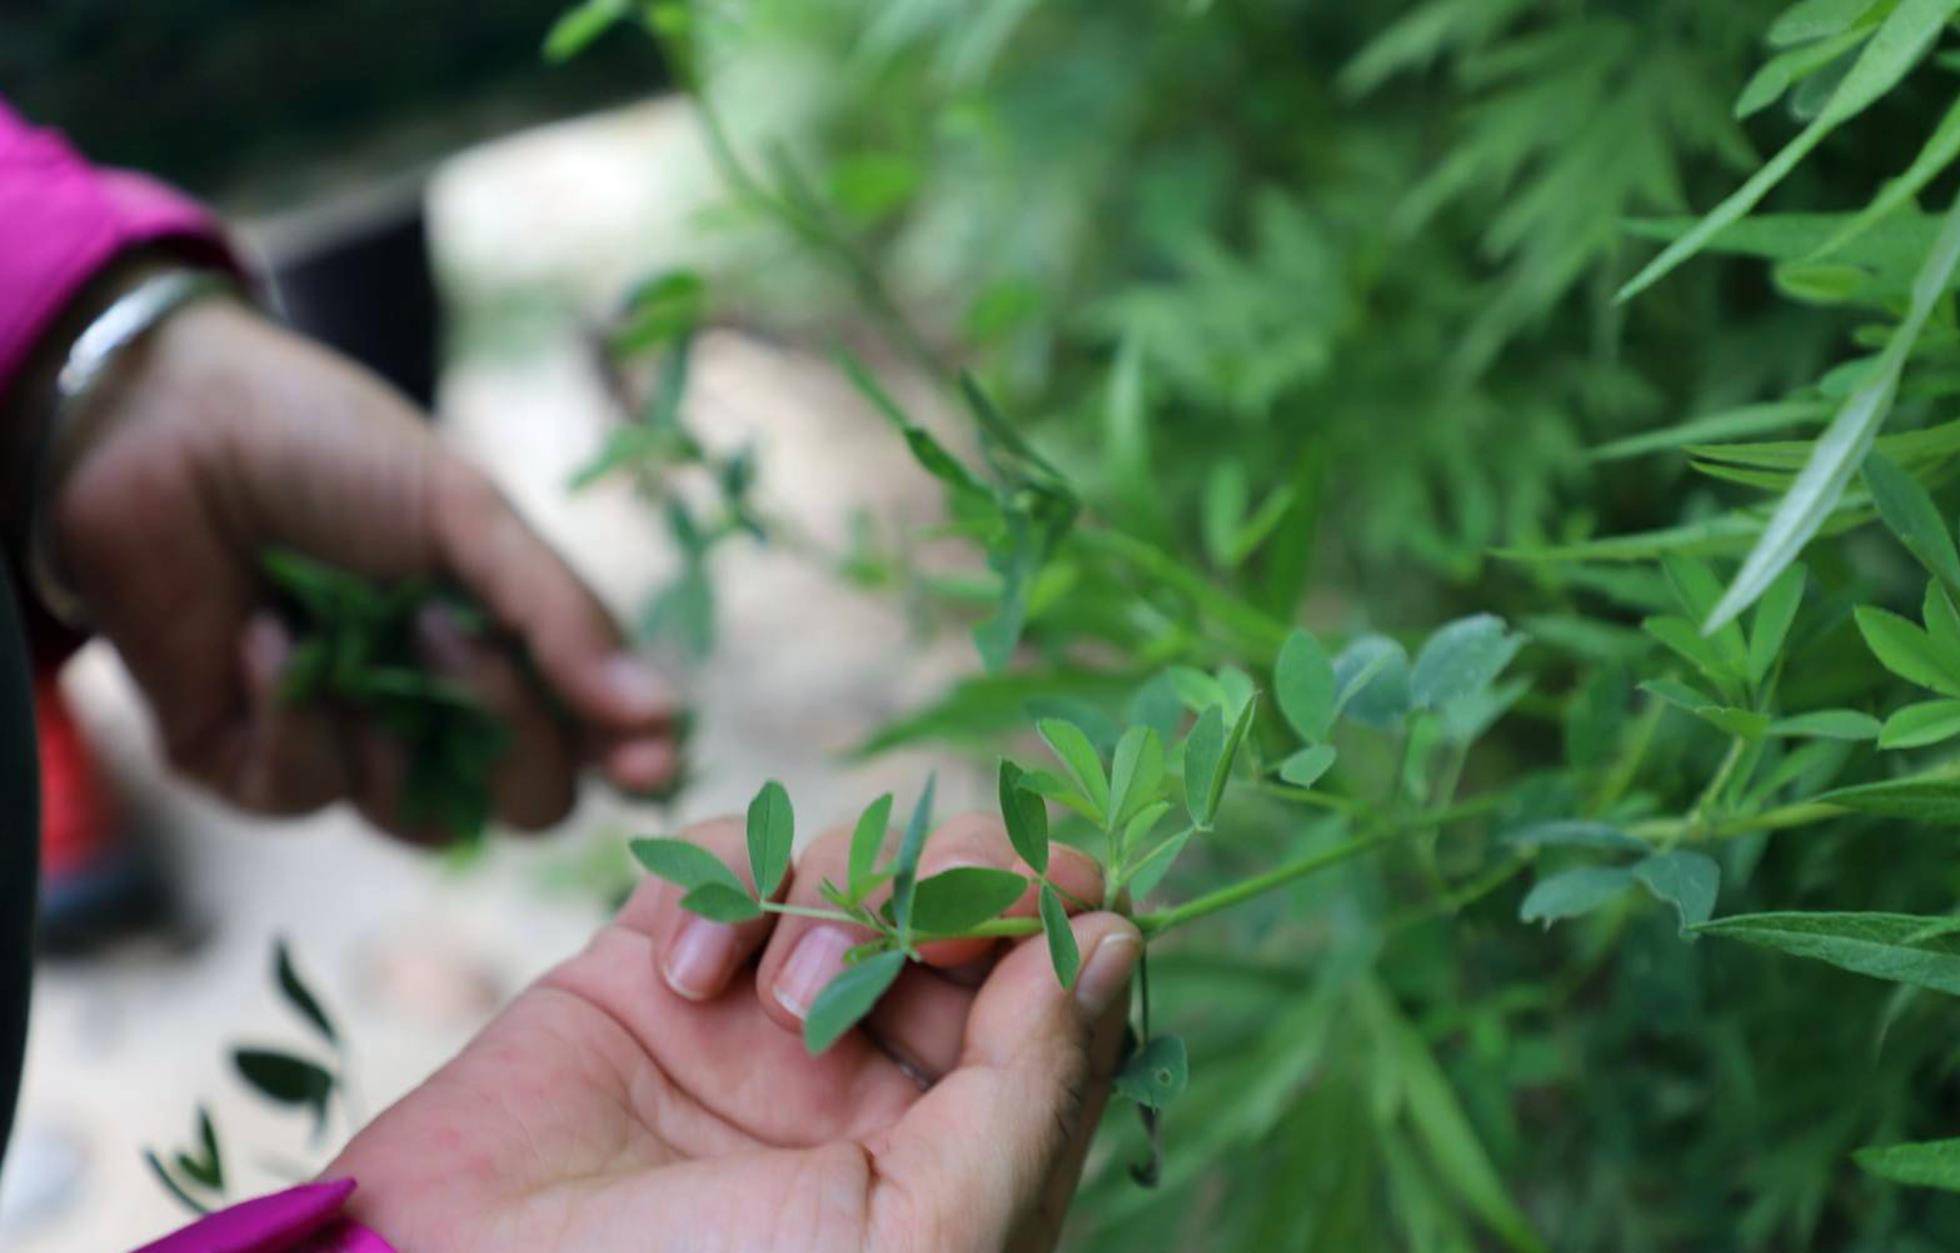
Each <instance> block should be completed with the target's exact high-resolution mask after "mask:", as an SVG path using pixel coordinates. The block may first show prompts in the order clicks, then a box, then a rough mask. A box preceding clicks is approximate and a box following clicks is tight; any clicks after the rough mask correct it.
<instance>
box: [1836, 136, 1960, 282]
mask: <svg viewBox="0 0 1960 1253" xmlns="http://www.w3.org/2000/svg"><path fill="white" fill-rule="evenodd" d="M1955 158H1960V100H1955V101H1954V102H1953V103H1952V104H1951V105H1948V106H1947V110H1946V113H1945V115H1944V116H1942V117H1941V118H1940V124H1939V125H1938V126H1936V127H1934V128H1933V133H1932V134H1931V135H1929V136H1928V137H1927V139H1926V143H1925V146H1924V147H1922V148H1920V150H1919V155H1918V156H1916V157H1914V158H1913V160H1912V164H1911V165H1910V166H1908V167H1907V168H1906V171H1905V173H1903V174H1901V175H1899V177H1897V178H1895V179H1892V180H1891V181H1889V182H1887V183H1886V184H1885V185H1884V186H1883V187H1881V188H1879V191H1878V194H1877V195H1876V196H1874V197H1872V201H1871V203H1870V204H1868V205H1866V206H1865V207H1864V208H1863V209H1860V210H1859V211H1858V213H1857V214H1856V215H1855V216H1853V217H1852V218H1851V220H1850V221H1848V222H1845V223H1844V224H1843V225H1842V226H1840V227H1839V228H1838V229H1837V230H1836V231H1834V232H1832V234H1831V237H1830V238H1829V239H1827V240H1825V241H1824V242H1823V243H1822V244H1820V245H1819V246H1818V248H1817V252H1816V254H1815V255H1817V256H1825V255H1828V254H1830V253H1833V252H1836V251H1837V250H1838V249H1840V248H1842V247H1844V246H1845V245H1846V244H1848V243H1850V242H1851V241H1852V240H1854V239H1857V238H1858V237H1859V236H1860V235H1863V234H1864V233H1865V232H1867V231H1869V230H1871V229H1872V227H1874V226H1876V225H1878V224H1879V223H1880V222H1882V221H1884V220H1885V219H1886V218H1888V217H1890V216H1892V215H1893V214H1895V213H1898V212H1900V211H1901V210H1904V209H1909V208H1911V207H1912V204H1913V200H1914V198H1915V197H1916V196H1918V195H1919V193H1920V192H1922V191H1924V190H1926V187H1927V185H1928V184H1930V183H1931V182H1932V181H1933V180H1934V179H1935V178H1938V177H1939V176H1940V174H1941V173H1942V172H1943V171H1944V170H1945V169H1946V168H1947V167H1948V166H1949V165H1952V164H1953V162H1954V160H1955Z"/></svg>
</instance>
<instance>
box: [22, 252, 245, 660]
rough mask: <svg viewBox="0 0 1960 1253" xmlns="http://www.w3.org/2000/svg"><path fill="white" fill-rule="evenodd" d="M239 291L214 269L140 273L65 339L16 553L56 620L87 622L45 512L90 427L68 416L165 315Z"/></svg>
mask: <svg viewBox="0 0 1960 1253" xmlns="http://www.w3.org/2000/svg"><path fill="white" fill-rule="evenodd" d="M240 294H241V291H240V288H239V286H238V283H237V282H236V281H235V280H234V279H232V278H231V276H229V275H227V274H225V273H223V272H222V271H218V270H204V269H188V268H187V269H181V270H168V271H165V272H163V273H161V274H156V275H153V276H151V277H149V278H146V279H143V280H142V281H141V282H139V283H137V284H136V286H134V287H132V288H130V289H129V290H128V291H126V292H124V293H123V294H122V295H120V296H118V297H116V299H115V300H114V301H113V302H112V303H111V304H110V305H109V307H108V308H106V309H104V310H103V311H102V312H101V313H100V314H99V315H97V316H96V318H95V320H94V321H92V322H90V323H89V324H88V326H87V327H86V328H84V329H83V331H82V333H81V334H80V335H77V336H76V337H75V342H74V343H72V344H70V345H69V347H68V357H67V360H65V361H64V362H63V363H62V366H61V373H60V374H58V375H56V376H55V388H54V403H53V404H52V406H50V409H49V412H48V418H47V422H46V423H45V424H44V425H43V427H42V430H41V436H40V441H39V443H38V446H37V447H36V449H35V453H34V460H33V466H34V469H33V478H32V479H31V480H30V482H31V484H32V487H31V490H32V493H33V497H32V501H31V504H30V507H29V510H28V515H27V537H26V543H25V545H24V553H23V556H24V564H25V565H26V567H27V568H26V575H27V582H28V586H29V587H31V588H32V589H33V591H34V595H35V596H36V597H37V598H38V599H39V600H40V602H41V607H42V608H43V609H45V610H47V612H48V614H49V615H50V616H51V617H53V618H54V619H55V620H56V621H58V622H60V623H62V624H63V625H65V626H70V627H81V626H84V625H86V624H87V621H88V615H87V612H86V610H85V609H84V607H83V605H82V598H81V596H80V595H79V594H77V592H76V591H75V587H74V584H73V583H71V582H70V581H69V580H68V578H67V577H66V576H65V575H64V574H63V573H62V570H61V561H60V559H59V557H57V555H56V553H55V546H54V527H53V524H52V519H51V518H50V517H49V512H50V510H51V509H52V507H53V496H54V487H55V484H56V483H57V482H59V481H60V478H61V476H62V474H63V473H64V472H65V471H66V470H67V469H68V468H69V462H71V461H72V460H73V459H74V457H75V454H76V450H77V449H78V448H79V446H80V442H81V438H82V436H84V435H86V434H89V433H90V432H89V431H88V430H86V429H84V424H83V423H82V422H80V421H79V420H77V419H76V417H75V414H76V413H77V411H79V410H80V409H81V407H82V402H83V401H84V400H85V399H86V398H87V397H88V395H89V393H91V392H93V391H94V390H95V388H96V387H97V386H98V385H99V384H100V383H101V381H102V378H103V376H104V375H106V374H108V373H109V370H110V368H111V367H112V366H114V365H115V363H116V360H117V358H119V357H121V356H122V355H123V353H124V352H125V351H127V350H128V349H129V348H130V347H131V346H132V345H134V344H135V343H136V342H137V341H138V340H140V339H142V338H143V336H144V335H146V334H148V333H149V332H150V331H152V330H155V329H156V327H157V326H158V325H160V324H161V323H162V322H163V320H164V319H165V318H167V317H169V316H170V315H171V314H172V313H175V312H176V311H177V310H179V309H181V308H183V307H184V306H185V305H188V304H191V303H193V302H195V301H198V300H202V299H203V298H204V297H206V296H236V295H240ZM103 420H104V419H102V418H100V417H98V418H96V419H95V420H94V421H93V422H92V423H90V424H89V425H94V426H99V425H101V424H102V422H103Z"/></svg>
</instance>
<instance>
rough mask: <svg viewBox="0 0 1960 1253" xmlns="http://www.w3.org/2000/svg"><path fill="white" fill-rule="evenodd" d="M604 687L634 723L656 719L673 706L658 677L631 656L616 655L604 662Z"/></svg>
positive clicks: (670, 696) (669, 694)
mask: <svg viewBox="0 0 1960 1253" xmlns="http://www.w3.org/2000/svg"><path fill="white" fill-rule="evenodd" d="M606 685H607V686H608V687H610V688H611V689H612V693H613V695H614V696H615V697H617V698H618V700H619V703H620V704H621V705H622V706H624V707H625V710H626V713H627V716H628V717H630V718H633V719H634V720H636V721H643V720H647V719H652V718H657V717H659V716H660V715H661V714H663V713H665V712H666V711H667V707H668V706H669V705H670V704H672V703H673V702H672V694H671V693H670V691H669V689H668V687H667V685H666V684H665V683H663V682H662V681H661V680H660V676H659V675H657V674H655V673H654V672H653V671H652V670H651V669H649V668H648V667H647V664H646V663H645V662H643V661H641V660H640V659H639V658H638V657H635V656H634V655H633V654H631V653H615V654H613V656H612V657H611V659H609V660H608V661H607V662H606Z"/></svg>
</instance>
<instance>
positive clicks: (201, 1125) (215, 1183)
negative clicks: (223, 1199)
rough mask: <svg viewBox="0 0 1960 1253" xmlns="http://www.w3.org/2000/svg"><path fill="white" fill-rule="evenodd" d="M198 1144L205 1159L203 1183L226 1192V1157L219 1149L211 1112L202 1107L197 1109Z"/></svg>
mask: <svg viewBox="0 0 1960 1253" xmlns="http://www.w3.org/2000/svg"><path fill="white" fill-rule="evenodd" d="M197 1142H198V1148H199V1151H200V1154H201V1156H202V1157H203V1159H204V1160H203V1163H202V1165H203V1166H204V1172H203V1174H202V1175H201V1176H200V1179H201V1181H203V1182H205V1183H206V1184H207V1185H208V1186H209V1187H211V1188H212V1189H214V1190H216V1191H219V1192H222V1191H224V1189H225V1155H224V1152H223V1151H222V1150H221V1149H219V1147H218V1129H217V1128H216V1127H215V1126H213V1125H212V1123H211V1111H210V1110H208V1109H205V1108H204V1106H202V1105H199V1106H198V1107H197Z"/></svg>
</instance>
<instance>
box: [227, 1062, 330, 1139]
mask: <svg viewBox="0 0 1960 1253" xmlns="http://www.w3.org/2000/svg"><path fill="white" fill-rule="evenodd" d="M231 1061H232V1065H233V1066H234V1067H236V1068H237V1070H238V1074H239V1077H240V1078H242V1079H244V1080H245V1082H246V1083H248V1084H250V1085H251V1086H252V1088H253V1090H254V1091H256V1092H258V1093H259V1095H261V1096H263V1097H266V1098H267V1099H268V1100H272V1101H276V1102H278V1103H279V1104H281V1105H301V1106H305V1107H306V1108H307V1109H310V1110H312V1111H313V1119H314V1124H315V1126H316V1128H317V1127H318V1126H321V1125H323V1124H324V1123H325V1122H326V1117H327V1100H328V1098H329V1097H330V1096H332V1095H333V1089H334V1077H333V1075H332V1074H330V1073H329V1072H328V1071H327V1069H326V1068H325V1067H324V1066H320V1065H318V1064H317V1063H314V1062H310V1061H308V1060H307V1059H305V1058H304V1057H295V1056H293V1055H292V1054H291V1053H283V1052H279V1051H278V1050H275V1049H255V1048H241V1049H234V1050H232V1054H231Z"/></svg>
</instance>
